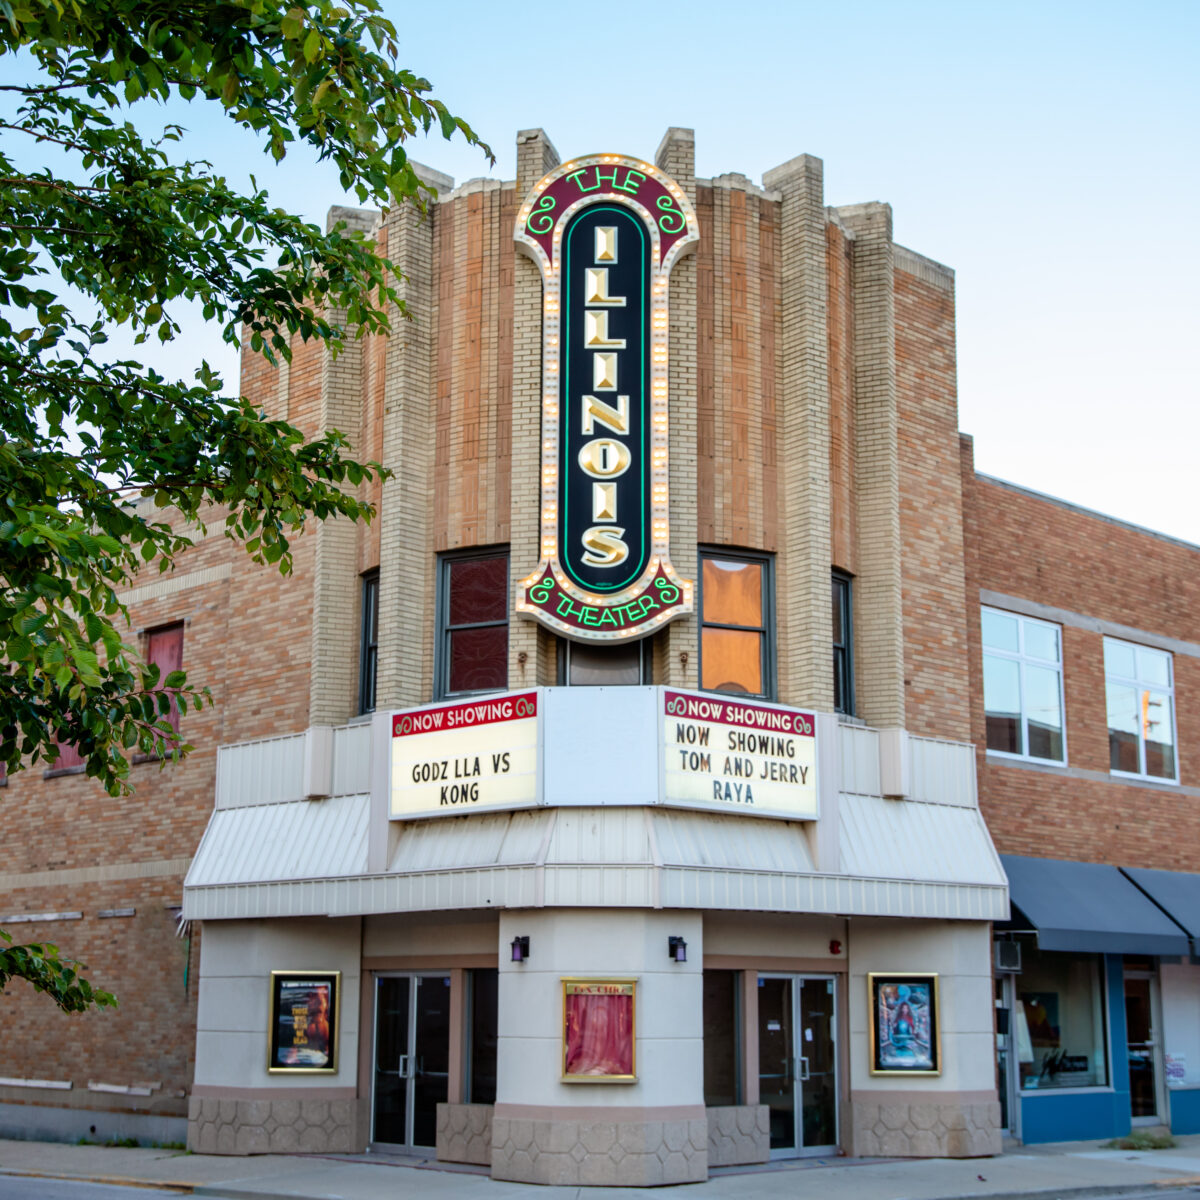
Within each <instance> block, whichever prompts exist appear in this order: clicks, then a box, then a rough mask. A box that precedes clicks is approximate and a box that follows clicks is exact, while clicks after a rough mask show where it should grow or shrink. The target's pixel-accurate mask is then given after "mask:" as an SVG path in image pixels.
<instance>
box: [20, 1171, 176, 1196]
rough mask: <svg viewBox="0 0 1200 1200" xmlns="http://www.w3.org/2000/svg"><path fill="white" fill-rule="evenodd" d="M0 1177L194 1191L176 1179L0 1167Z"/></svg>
mask: <svg viewBox="0 0 1200 1200" xmlns="http://www.w3.org/2000/svg"><path fill="white" fill-rule="evenodd" d="M0 1175H10V1176H12V1177H14V1178H19V1179H62V1180H65V1181H66V1182H68V1183H102V1184H105V1185H106V1186H109V1187H136V1188H159V1189H161V1190H162V1191H164V1192H180V1193H182V1194H184V1195H188V1194H190V1193H192V1192H194V1191H196V1187H195V1185H194V1184H191V1183H184V1182H182V1181H181V1180H178V1179H162V1180H156V1179H134V1178H132V1177H130V1176H128V1175H61V1174H55V1172H53V1171H25V1170H22V1169H21V1168H20V1167H0Z"/></svg>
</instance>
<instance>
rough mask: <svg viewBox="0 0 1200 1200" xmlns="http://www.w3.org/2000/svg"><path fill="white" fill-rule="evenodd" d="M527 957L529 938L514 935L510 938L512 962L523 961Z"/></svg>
mask: <svg viewBox="0 0 1200 1200" xmlns="http://www.w3.org/2000/svg"><path fill="white" fill-rule="evenodd" d="M528 957H529V939H528V938H527V937H515V938H513V940H512V960H513V962H524V961H525V960H526V959H527V958H528Z"/></svg>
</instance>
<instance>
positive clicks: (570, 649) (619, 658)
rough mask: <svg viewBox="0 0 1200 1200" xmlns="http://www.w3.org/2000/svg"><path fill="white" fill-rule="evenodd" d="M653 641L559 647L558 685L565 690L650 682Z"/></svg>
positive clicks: (562, 642)
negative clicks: (565, 688) (564, 687)
mask: <svg viewBox="0 0 1200 1200" xmlns="http://www.w3.org/2000/svg"><path fill="white" fill-rule="evenodd" d="M652 644H653V639H652V638H642V639H641V641H637V642H617V643H616V644H613V643H612V642H605V643H602V644H598V645H594V644H592V643H591V642H572V641H569V640H568V639H566V638H562V639H561V640H560V641H559V643H558V682H559V683H560V684H562V685H565V686H566V687H633V686H636V685H637V684H639V683H650V682H651V670H650V664H651V658H652V654H651V646H652Z"/></svg>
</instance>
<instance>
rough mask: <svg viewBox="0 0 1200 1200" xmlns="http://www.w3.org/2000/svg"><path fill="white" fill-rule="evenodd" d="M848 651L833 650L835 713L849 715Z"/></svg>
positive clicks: (838, 647) (835, 648) (839, 648)
mask: <svg viewBox="0 0 1200 1200" xmlns="http://www.w3.org/2000/svg"><path fill="white" fill-rule="evenodd" d="M846 674H847V672H846V651H845V650H843V649H842V648H841V647H840V646H835V647H834V648H833V711H834V712H839V713H849V711H850V706H849V688H847V686H846V683H847V679H846Z"/></svg>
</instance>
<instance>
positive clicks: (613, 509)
mask: <svg viewBox="0 0 1200 1200" xmlns="http://www.w3.org/2000/svg"><path fill="white" fill-rule="evenodd" d="M698 238H699V233H698V232H697V228H696V215H695V212H694V211H693V209H692V206H691V204H690V203H689V201H688V199H687V197H686V196H685V195H684V194H683V190H682V189H681V188H680V187H679V186H678V184H676V183H675V182H674V180H672V179H671V178H670V177H669V176H667V175H665V174H664V173H663V172H662V171H660V170H658V168H657V167H655V166H653V165H651V164H649V163H645V162H642V161H641V160H640V159H633V158H626V157H624V156H622V155H619V154H598V155H590V156H588V157H586V158H579V159H573V160H572V161H571V162H568V163H566V164H564V165H563V166H561V167H559V168H557V170H555V171H552V172H551V173H550V174H549V175H547V176H546V177H545V179H543V180H542V181H541V182H540V183H539V184H538V185H537V186H536V187H535V188H534V189H533V191H532V192H531V193H530V195H529V197H528V198H527V199H526V201H525V203H524V205H523V206H522V208H521V212H520V215H519V216H518V218H517V229H516V241H517V245H518V247H519V248H520V249H521V250H523V251H524V252H525V253H526V254H528V255H529V256H530V257H531V258H532V259H533V260H534V262H536V263H537V264H538V267H539V268H540V270H541V272H542V294H543V305H542V483H541V499H542V506H541V562H540V563H539V564H538V568H537V570H536V571H535V572H534V573H533V574H532V575H530V576H529V577H528V578H526V579H524V580H522V581H521V583H520V584H519V585H518V588H517V611H518V612H520V613H522V614H523V615H525V616H528V617H532V618H534V619H535V620H538V621H540V622H541V623H542V624H543V625H546V626H547V627H548V628H550V629H552V630H554V631H555V632H556V633H560V634H564V635H566V636H568V637H572V638H577V639H580V640H586V641H619V640H626V639H629V638H637V637H643V636H644V635H646V634H648V633H650V632H652V631H653V630H655V629H657V628H659V627H660V626H662V625H664V624H666V623H667V622H668V621H672V620H674V619H675V618H676V617H680V616H683V615H685V614H687V613H690V612H691V611H692V584H691V582H690V581H687V580H681V579H680V578H679V577H678V576H677V575H676V574H675V570H674V568H673V567H672V566H671V559H670V527H669V504H668V479H669V469H670V464H669V462H668V447H669V439H668V415H667V412H668V402H669V395H668V378H669V374H668V372H669V358H668V355H669V343H670V323H669V319H668V308H667V293H668V280H669V277H670V273H671V268H672V267H673V266H674V264H675V263H676V261H677V260H678V259H679V258H680V257H681V256H682V255H683V254H684V253H685V251H687V250H688V249H690V248H691V247H693V246H694V244H695V242H696V241H697V239H698Z"/></svg>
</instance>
